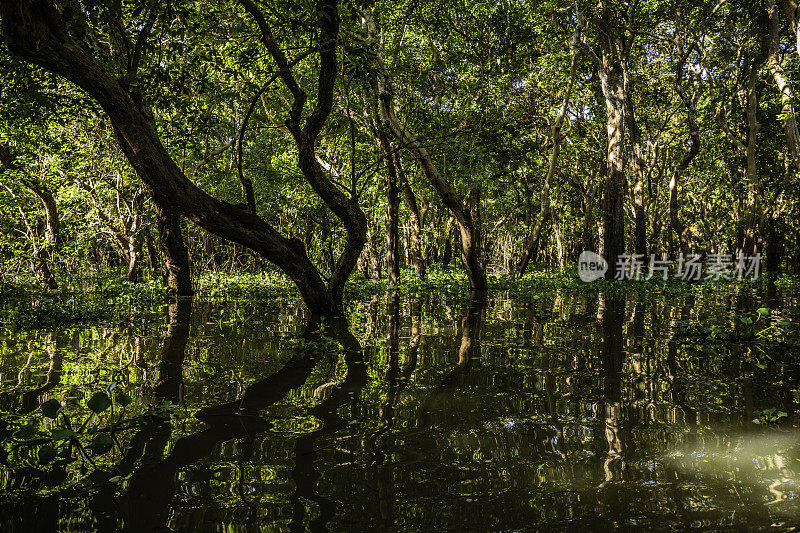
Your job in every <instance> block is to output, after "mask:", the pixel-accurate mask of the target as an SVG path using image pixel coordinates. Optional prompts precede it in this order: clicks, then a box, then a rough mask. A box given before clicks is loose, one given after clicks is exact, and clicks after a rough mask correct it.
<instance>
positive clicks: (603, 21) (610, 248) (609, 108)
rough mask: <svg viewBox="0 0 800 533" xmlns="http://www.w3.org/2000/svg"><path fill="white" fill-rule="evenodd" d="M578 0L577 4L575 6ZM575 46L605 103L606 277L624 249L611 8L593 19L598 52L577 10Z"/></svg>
mask: <svg viewBox="0 0 800 533" xmlns="http://www.w3.org/2000/svg"><path fill="white" fill-rule="evenodd" d="M577 5H578V4H576V6H577ZM577 16H578V29H577V31H576V34H577V39H576V41H577V46H579V47H580V48H581V50H582V51H583V52H584V53H585V54H586V55H587V56H588V57H589V59H590V60H591V61H592V64H593V65H594V67H595V70H596V72H597V75H598V77H599V78H600V85H601V89H602V92H603V97H604V99H605V103H606V136H607V140H608V148H607V152H606V171H607V174H606V176H605V177H604V179H603V186H602V189H601V191H602V192H601V194H602V200H601V209H602V214H603V227H602V230H603V233H602V241H603V242H602V254H603V257H604V258H605V260H606V262H607V263H608V270H607V271H606V279H614V277H615V276H616V275H617V266H618V265H617V258H618V257H619V256H621V255H622V254H623V253H625V210H624V207H625V190H626V187H627V180H626V177H625V84H624V76H623V72H622V64H621V62H620V58H619V55H618V51H617V48H616V42H615V29H614V26H613V24H612V21H611V13H610V9H609V7H608V6H607V5H605V4H602V6H601V9H600V13H599V17H598V18H597V20H596V21H595V22H596V24H597V29H598V31H599V32H600V33H601V34H602V35H605V37H604V38H601V39H599V43H600V55H599V56H598V55H597V54H596V53H595V52H594V51H593V50H592V49H591V48H590V47H589V46H588V45H586V43H584V42H583V41H582V40H581V39H580V31H581V29H582V28H583V26H584V19H583V15H582V14H581V13H580V11H578V12H577Z"/></svg>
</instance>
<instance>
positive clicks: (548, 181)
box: [516, 29, 580, 278]
mask: <svg viewBox="0 0 800 533" xmlns="http://www.w3.org/2000/svg"><path fill="white" fill-rule="evenodd" d="M579 39H580V30H579V29H576V30H575V34H574V35H573V37H572V43H571V54H572V55H571V59H570V65H569V78H568V81H567V88H566V90H565V91H564V99H563V101H562V102H561V107H560V108H559V110H558V115H557V116H556V121H555V123H554V124H553V126H552V130H551V131H552V137H553V151H552V152H551V153H550V161H549V163H548V166H547V174H546V175H545V178H544V185H543V186H542V195H541V200H540V203H539V214H538V216H537V217H536V223H535V224H534V226H533V230H532V231H531V234H530V236H529V237H528V239H527V241H526V243H525V249H524V250H523V252H522V257H521V258H520V260H519V265H517V270H516V277H517V278H521V277H522V276H523V275H524V274H525V270H526V269H527V268H528V263H530V261H531V259H533V257H534V255H535V254H536V251H537V250H538V248H539V236H540V235H541V232H542V228H543V227H544V223H545V219H546V218H547V216H548V215H549V212H550V188H551V186H552V183H553V175H554V174H555V172H556V165H557V164H558V155H559V153H560V150H561V139H562V138H563V135H562V134H561V130H562V128H563V127H564V118H565V117H566V115H567V110H568V109H569V99H570V96H572V89H573V87H574V86H575V78H576V76H577V63H578V40H579ZM526 188H527V186H526ZM526 211H527V210H526Z"/></svg>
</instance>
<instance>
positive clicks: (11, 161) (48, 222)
mask: <svg viewBox="0 0 800 533" xmlns="http://www.w3.org/2000/svg"><path fill="white" fill-rule="evenodd" d="M4 169H5V170H9V171H11V170H17V171H18V170H19V165H18V163H17V161H16V159H15V158H14V156H13V155H12V154H11V150H9V148H8V147H7V146H5V145H4V144H0V170H4ZM22 184H23V185H24V186H25V187H27V188H28V189H30V190H31V191H32V192H33V194H35V195H36V197H37V198H39V201H41V202H42V206H44V213H45V233H44V239H42V240H41V241H40V240H39V239H37V237H36V235H35V233H36V232H35V231H33V230H31V231H30V233H31V235H29V237H30V238H31V245H32V247H33V252H32V254H31V270H32V271H33V275H34V277H36V280H37V281H38V282H39V284H41V286H42V287H44V288H45V289H49V290H53V291H55V290H58V281H57V280H56V277H55V274H53V269H52V267H51V265H50V263H51V260H52V257H51V252H52V251H53V250H54V249H55V248H56V247H57V246H58V243H59V240H60V233H61V222H60V219H59V216H58V204H57V203H56V199H55V196H54V195H53V192H52V191H51V190H50V188H49V187H48V186H47V185H46V184H45V183H43V182H41V181H39V180H37V179H35V178H31V177H28V176H26V177H23V178H22Z"/></svg>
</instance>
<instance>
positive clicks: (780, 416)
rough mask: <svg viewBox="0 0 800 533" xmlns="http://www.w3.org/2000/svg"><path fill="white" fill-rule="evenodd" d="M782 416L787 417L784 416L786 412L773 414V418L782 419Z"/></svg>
mask: <svg viewBox="0 0 800 533" xmlns="http://www.w3.org/2000/svg"><path fill="white" fill-rule="evenodd" d="M784 416H789V415H788V414H786V412H784V411H778V412H777V413H775V418H783V417H784Z"/></svg>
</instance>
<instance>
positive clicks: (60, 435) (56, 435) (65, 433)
mask: <svg viewBox="0 0 800 533" xmlns="http://www.w3.org/2000/svg"><path fill="white" fill-rule="evenodd" d="M75 435H76V433H75V432H74V431H72V430H71V429H54V430H53V432H52V433H51V434H50V438H51V439H53V440H65V439H69V438H71V437H74V436H75Z"/></svg>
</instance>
